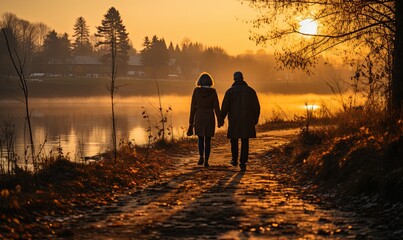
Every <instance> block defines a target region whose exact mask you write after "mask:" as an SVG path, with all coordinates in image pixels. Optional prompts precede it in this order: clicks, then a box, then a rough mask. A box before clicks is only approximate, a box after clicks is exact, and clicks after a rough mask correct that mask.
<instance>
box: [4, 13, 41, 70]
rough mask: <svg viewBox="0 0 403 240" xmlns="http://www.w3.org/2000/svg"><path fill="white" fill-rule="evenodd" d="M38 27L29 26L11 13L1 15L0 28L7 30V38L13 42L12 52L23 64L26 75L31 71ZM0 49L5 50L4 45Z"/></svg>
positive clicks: (28, 23) (29, 24)
mask: <svg viewBox="0 0 403 240" xmlns="http://www.w3.org/2000/svg"><path fill="white" fill-rule="evenodd" d="M38 26H39V25H38V24H31V23H30V22H28V21H26V20H23V19H20V18H18V17H17V16H16V15H15V14H13V13H9V12H6V13H4V14H2V15H1V20H0V27H1V28H6V29H8V30H7V31H9V36H10V37H12V38H13V39H14V40H15V47H14V50H13V51H17V53H18V55H19V56H20V57H21V58H22V59H21V60H22V61H23V62H24V70H25V72H26V73H28V72H29V71H31V69H32V61H33V56H34V53H35V51H36V50H37V48H38V45H37V44H36V43H37V42H38V36H39V35H40V34H39V33H40V28H38ZM0 48H3V50H4V49H6V44H4V45H0ZM5 52H6V51H5ZM3 53H4V52H3ZM7 65H9V63H7Z"/></svg>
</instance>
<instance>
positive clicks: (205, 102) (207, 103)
mask: <svg viewBox="0 0 403 240" xmlns="http://www.w3.org/2000/svg"><path fill="white" fill-rule="evenodd" d="M214 112H215V115H216V117H217V121H218V123H221V122H222V121H223V120H222V117H221V111H220V104H219V102H218V96H217V92H216V90H215V89H214V88H210V87H207V88H206V87H197V88H195V89H194V91H193V95H192V103H191V106H190V118H189V124H190V125H193V126H194V127H195V135H197V136H202V137H213V136H214V132H215V124H216V122H215V118H214Z"/></svg>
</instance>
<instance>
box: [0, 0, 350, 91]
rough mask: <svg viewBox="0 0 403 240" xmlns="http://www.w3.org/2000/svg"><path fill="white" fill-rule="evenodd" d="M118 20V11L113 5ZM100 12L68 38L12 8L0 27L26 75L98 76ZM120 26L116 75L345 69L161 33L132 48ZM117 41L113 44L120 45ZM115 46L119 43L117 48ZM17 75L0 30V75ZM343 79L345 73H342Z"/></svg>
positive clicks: (334, 72) (103, 69) (289, 77)
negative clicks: (307, 65)
mask: <svg viewBox="0 0 403 240" xmlns="http://www.w3.org/2000/svg"><path fill="white" fill-rule="evenodd" d="M111 9H112V10H114V13H115V15H116V14H117V16H115V17H118V18H119V20H120V15H119V12H118V11H117V10H116V9H114V8H111ZM111 9H109V11H108V14H105V20H104V21H102V24H101V25H100V26H97V27H96V28H97V33H96V34H93V35H91V34H90V31H89V27H88V25H87V24H86V21H85V19H84V18H83V17H78V18H77V20H76V23H75V24H74V26H72V28H73V29H74V34H73V36H72V37H70V36H68V34H67V33H64V34H60V33H57V32H56V31H55V30H51V28H50V27H48V26H47V25H46V24H44V23H30V22H29V21H27V20H23V19H20V18H18V17H17V16H16V15H15V14H13V13H5V14H3V15H2V16H1V19H0V26H1V28H2V29H3V30H4V32H5V33H6V35H7V36H8V37H7V38H8V41H9V42H10V43H11V44H10V45H11V48H12V50H13V51H14V50H15V51H16V53H19V56H20V57H21V58H22V61H24V64H23V65H24V67H25V68H26V69H25V71H24V72H25V74H27V75H31V74H32V77H40V76H43V75H50V76H64V77H68V76H71V77H77V76H79V77H99V76H107V75H108V74H109V71H110V67H109V65H110V60H109V59H110V56H109V50H108V46H107V45H106V44H104V43H105V42H107V41H108V39H107V32H106V33H105V31H107V30H106V29H107V26H105V25H104V24H105V22H107V21H106V20H108V18H111V17H113V16H111V15H110V14H109V13H110V11H111ZM120 22H122V24H121V26H119V31H120V32H121V35H122V36H126V37H125V38H123V37H122V39H121V41H118V42H117V44H118V45H119V46H120V49H121V50H120V51H118V54H119V56H118V58H119V59H121V61H118V62H117V64H118V66H117V69H118V75H120V76H132V77H138V78H160V79H161V78H162V79H164V78H175V79H195V78H197V76H198V75H199V74H200V72H202V71H206V72H209V73H211V74H212V76H213V77H214V78H216V79H229V78H231V76H232V73H233V72H234V71H238V70H240V71H243V72H244V75H245V78H246V79H247V80H250V81H268V82H300V83H301V82H310V83H312V82H315V81H320V82H323V81H328V80H329V79H331V78H334V77H336V76H338V77H339V76H341V75H343V74H350V72H349V71H348V70H346V69H344V70H341V69H338V68H336V67H335V66H334V65H333V64H330V63H329V62H328V61H326V60H325V59H322V60H321V64H318V67H317V69H316V74H314V75H307V74H306V73H305V72H303V71H293V72H290V71H288V70H280V69H277V68H276V60H275V57H274V55H272V54H267V53H265V52H264V51H263V50H261V51H258V52H257V53H252V52H250V53H246V54H242V55H238V56H230V55H228V54H227V53H226V51H225V50H224V49H223V48H222V47H219V46H205V45H204V44H202V43H199V42H192V41H191V40H189V39H184V40H183V41H182V43H180V44H174V43H172V42H170V43H169V44H167V43H166V42H165V40H164V38H159V37H157V36H153V37H151V38H149V37H148V36H146V37H144V40H143V44H142V47H143V48H142V49H140V50H137V49H134V48H133V47H132V45H131V44H130V40H129V38H128V37H127V36H128V33H127V32H126V29H125V27H124V25H123V21H120ZM119 46H118V47H119ZM118 50H119V48H118ZM14 75H16V72H15V70H14V68H13V66H12V62H11V61H10V57H9V52H8V50H7V45H6V39H5V36H4V34H1V35H0V78H9V77H10V76H14ZM346 78H348V76H347V75H346Z"/></svg>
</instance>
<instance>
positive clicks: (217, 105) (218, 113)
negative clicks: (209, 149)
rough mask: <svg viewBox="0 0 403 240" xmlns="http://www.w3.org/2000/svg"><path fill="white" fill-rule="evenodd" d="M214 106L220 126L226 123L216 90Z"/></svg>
mask: <svg viewBox="0 0 403 240" xmlns="http://www.w3.org/2000/svg"><path fill="white" fill-rule="evenodd" d="M213 108H214V112H215V115H216V117H217V122H218V127H221V126H223V125H224V119H223V118H222V114H221V110H220V102H219V101H218V96H217V92H216V91H215V90H214V103H213Z"/></svg>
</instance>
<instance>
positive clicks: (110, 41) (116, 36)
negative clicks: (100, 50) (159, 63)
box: [95, 7, 130, 73]
mask: <svg viewBox="0 0 403 240" xmlns="http://www.w3.org/2000/svg"><path fill="white" fill-rule="evenodd" d="M96 28H97V34H95V35H96V36H97V37H99V38H100V39H99V41H98V42H97V44H96V47H99V46H106V47H107V48H108V53H107V54H105V55H104V56H103V60H104V62H111V61H112V55H113V52H115V53H116V56H115V57H116V66H115V67H116V69H115V70H119V71H120V72H122V73H125V72H126V71H125V70H126V68H127V61H128V60H129V56H128V51H129V49H130V43H129V37H128V36H129V34H128V33H126V27H125V26H124V25H123V21H122V18H121V16H120V13H119V11H118V10H116V9H115V8H114V7H111V8H110V9H109V10H108V12H107V13H106V14H105V15H104V19H103V20H102V25H101V26H97V27H96Z"/></svg>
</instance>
